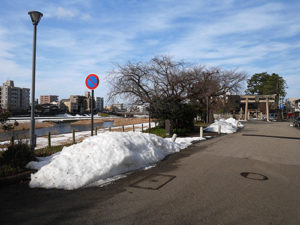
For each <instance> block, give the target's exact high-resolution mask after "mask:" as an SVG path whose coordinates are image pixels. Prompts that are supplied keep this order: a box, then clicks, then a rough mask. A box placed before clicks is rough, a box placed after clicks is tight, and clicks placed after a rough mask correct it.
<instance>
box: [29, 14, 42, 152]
mask: <svg viewBox="0 0 300 225" xmlns="http://www.w3.org/2000/svg"><path fill="white" fill-rule="evenodd" d="M28 14H29V15H30V18H31V21H32V24H33V53H32V86H31V124H30V148H31V150H32V151H34V147H35V144H36V143H35V131H34V129H35V121H34V108H35V107H34V105H35V102H34V98H35V58H36V57H35V55H36V26H37V25H38V23H39V22H40V20H41V18H42V16H43V14H42V13H40V12H38V11H29V12H28Z"/></svg>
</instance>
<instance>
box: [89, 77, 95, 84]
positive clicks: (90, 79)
mask: <svg viewBox="0 0 300 225" xmlns="http://www.w3.org/2000/svg"><path fill="white" fill-rule="evenodd" d="M89 80H90V81H91V82H92V83H93V84H94V85H95V86H96V84H95V83H94V82H93V81H92V79H91V78H90V77H89Z"/></svg>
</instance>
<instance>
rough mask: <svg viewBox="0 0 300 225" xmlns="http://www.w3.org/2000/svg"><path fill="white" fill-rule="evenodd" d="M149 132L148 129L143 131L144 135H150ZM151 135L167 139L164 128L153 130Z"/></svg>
mask: <svg viewBox="0 0 300 225" xmlns="http://www.w3.org/2000/svg"><path fill="white" fill-rule="evenodd" d="M148 132H149V129H146V130H144V131H143V133H148ZM150 133H151V134H155V135H157V136H160V137H162V138H165V137H167V134H166V130H165V129H164V128H161V127H154V128H151V129H150Z"/></svg>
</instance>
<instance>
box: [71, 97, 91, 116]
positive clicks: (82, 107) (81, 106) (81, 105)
mask: <svg viewBox="0 0 300 225" xmlns="http://www.w3.org/2000/svg"><path fill="white" fill-rule="evenodd" d="M87 106H88V100H87V97H85V96H81V95H71V96H70V104H69V107H68V108H69V112H70V113H79V114H84V113H85V112H86V111H87V108H88V107H87Z"/></svg>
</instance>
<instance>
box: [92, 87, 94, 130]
mask: <svg viewBox="0 0 300 225" xmlns="http://www.w3.org/2000/svg"><path fill="white" fill-rule="evenodd" d="M93 106H94V90H92V99H91V136H93V135H94V134H93V130H94V114H93V111H94V109H93Z"/></svg>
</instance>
